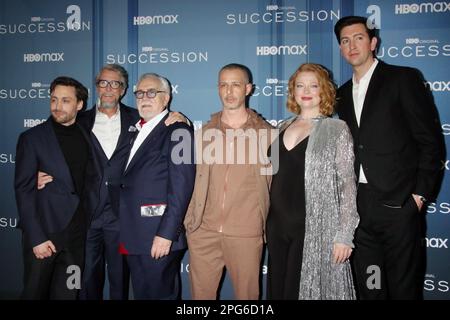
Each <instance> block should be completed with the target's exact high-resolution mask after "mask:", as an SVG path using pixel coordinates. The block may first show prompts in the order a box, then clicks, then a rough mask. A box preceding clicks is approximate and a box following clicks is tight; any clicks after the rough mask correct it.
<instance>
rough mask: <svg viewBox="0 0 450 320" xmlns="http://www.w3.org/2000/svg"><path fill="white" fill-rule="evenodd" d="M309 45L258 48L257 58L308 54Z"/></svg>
mask: <svg viewBox="0 0 450 320" xmlns="http://www.w3.org/2000/svg"><path fill="white" fill-rule="evenodd" d="M307 48H308V45H306V44H305V45H302V46H301V45H297V46H270V47H269V46H260V47H256V55H257V56H277V55H302V54H305V55H306V54H307V52H306V49H307Z"/></svg>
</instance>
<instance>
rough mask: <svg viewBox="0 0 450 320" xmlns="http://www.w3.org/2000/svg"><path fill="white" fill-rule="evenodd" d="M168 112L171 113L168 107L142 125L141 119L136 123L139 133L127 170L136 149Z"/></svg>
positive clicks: (132, 148)
mask: <svg viewBox="0 0 450 320" xmlns="http://www.w3.org/2000/svg"><path fill="white" fill-rule="evenodd" d="M167 113H169V111H168V110H167V109H164V110H163V111H162V112H161V113H160V114H158V115H157V116H155V117H154V118H153V119H151V120H149V121H148V122H146V123H145V124H144V125H143V126H142V127H141V125H140V121H138V123H136V128H137V129H138V131H139V133H138V135H137V137H136V139H135V140H134V143H133V146H132V147H131V151H130V156H129V157H128V162H127V166H126V167H125V170H126V169H127V168H128V165H129V164H130V162H131V159H133V157H134V155H135V154H136V151H137V150H138V149H139V147H140V146H141V144H142V143H143V142H144V140H145V139H146V138H147V136H148V135H149V134H150V132H152V131H153V129H155V127H156V126H157V125H158V123H159V122H160V121H161V120H162V118H164V116H165V115H166V114H167Z"/></svg>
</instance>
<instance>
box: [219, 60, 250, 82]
mask: <svg viewBox="0 0 450 320" xmlns="http://www.w3.org/2000/svg"><path fill="white" fill-rule="evenodd" d="M234 69H238V70H241V71H242V72H244V74H245V76H246V78H247V80H248V83H253V77H252V72H251V71H250V69H249V68H248V67H246V66H244V65H243V64H240V63H229V64H227V65H225V66H223V67H222V68H221V69H220V71H219V75H220V74H221V73H222V71H224V70H234Z"/></svg>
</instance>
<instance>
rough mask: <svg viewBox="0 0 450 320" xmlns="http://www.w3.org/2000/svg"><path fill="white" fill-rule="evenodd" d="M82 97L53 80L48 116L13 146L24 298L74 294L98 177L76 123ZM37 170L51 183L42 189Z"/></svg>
mask: <svg viewBox="0 0 450 320" xmlns="http://www.w3.org/2000/svg"><path fill="white" fill-rule="evenodd" d="M87 97H88V91H87V89H86V88H85V87H84V86H83V85H82V84H81V83H79V82H78V81H77V80H75V79H72V78H68V77H58V78H56V79H55V80H54V81H53V82H52V83H51V85H50V110H51V117H50V118H49V119H48V120H47V121H46V122H44V123H43V124H40V125H38V126H36V127H34V128H31V129H29V130H27V131H26V132H24V133H22V134H21V135H20V137H19V140H18V143H17V152H16V166H15V181H14V187H15V193H16V200H17V208H18V214H19V221H20V222H19V228H20V229H22V232H23V255H24V289H23V291H22V298H23V299H65V300H66V299H70V300H73V299H76V298H77V295H78V289H79V288H80V281H81V279H80V277H81V272H82V269H83V263H84V262H83V260H84V245H85V236H86V229H87V223H88V220H89V216H90V215H91V214H92V212H93V211H94V206H95V203H96V201H95V199H96V197H97V195H96V194H95V190H96V189H98V188H97V187H96V185H97V182H96V181H98V180H99V176H100V174H99V172H98V166H96V162H95V161H94V160H93V151H92V149H91V145H90V143H89V141H90V140H89V136H88V135H87V133H86V132H85V131H84V130H83V128H81V126H79V125H78V124H77V123H76V122H75V119H76V116H77V112H78V110H81V109H82V108H83V106H84V104H85V103H86V100H87ZM38 170H41V171H45V172H48V173H49V174H51V176H52V177H53V180H54V181H53V183H52V185H51V186H49V187H47V188H45V189H44V190H37V188H36V178H37V175H36V172H37V171H38ZM72 275H73V276H74V277H73V278H72V277H71V276H72ZM69 277H70V279H69Z"/></svg>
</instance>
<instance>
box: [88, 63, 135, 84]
mask: <svg viewBox="0 0 450 320" xmlns="http://www.w3.org/2000/svg"><path fill="white" fill-rule="evenodd" d="M105 70H109V71H113V72H116V73H118V74H119V75H120V77H121V78H122V82H123V87H124V89H126V88H128V72H127V70H125V68H124V67H122V66H121V65H118V64H115V63H112V64H105V65H104V66H103V68H101V70H100V72H99V73H98V74H97V76H96V77H95V82H97V81H98V80H99V77H100V74H101V73H102V72H103V71H105Z"/></svg>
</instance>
